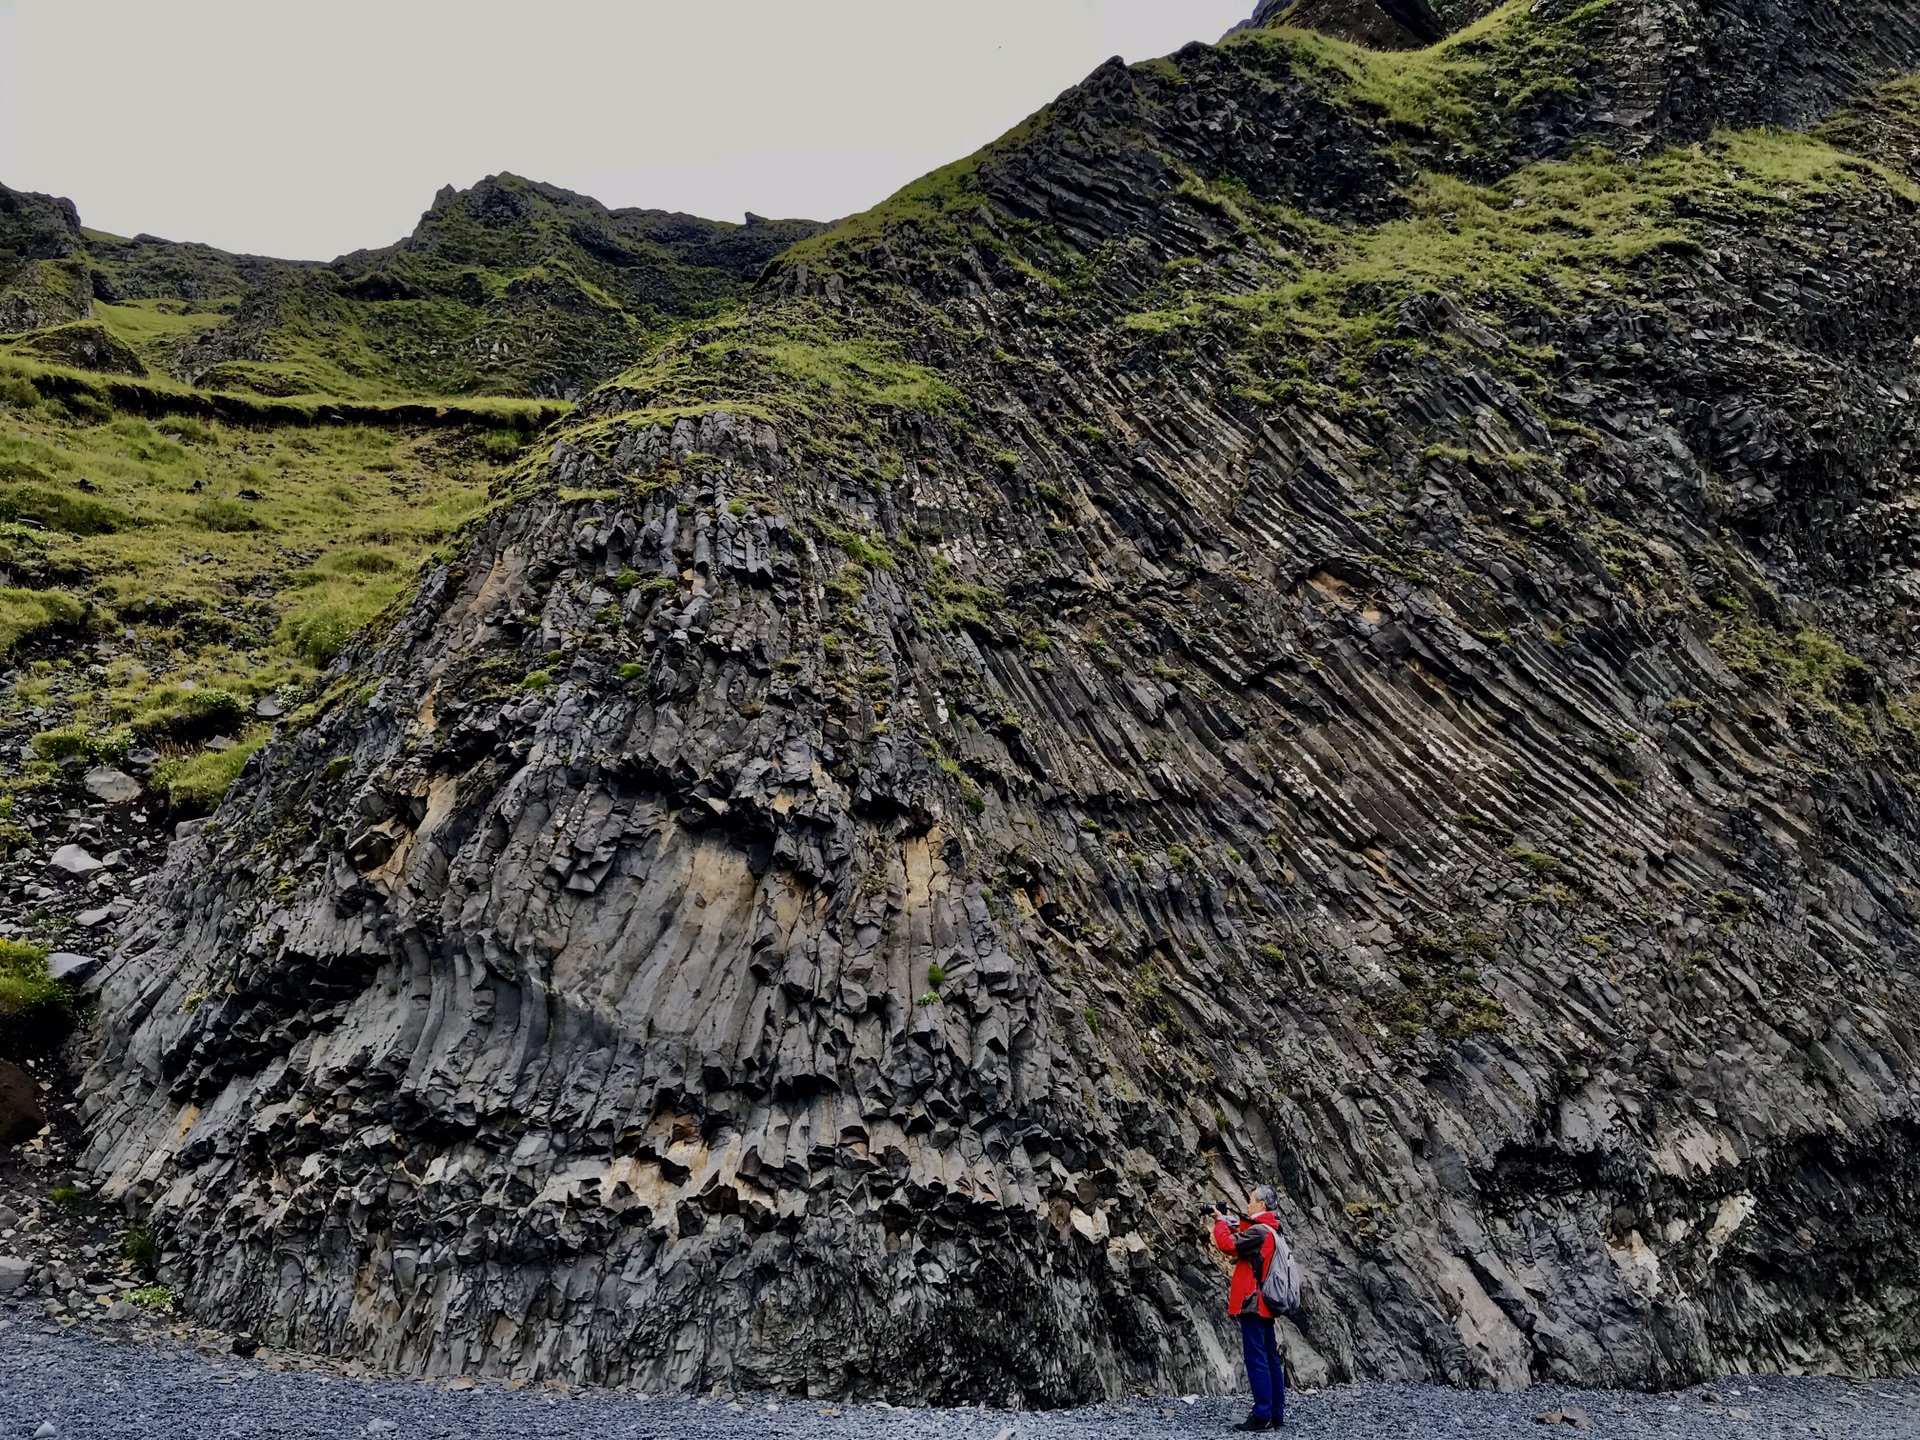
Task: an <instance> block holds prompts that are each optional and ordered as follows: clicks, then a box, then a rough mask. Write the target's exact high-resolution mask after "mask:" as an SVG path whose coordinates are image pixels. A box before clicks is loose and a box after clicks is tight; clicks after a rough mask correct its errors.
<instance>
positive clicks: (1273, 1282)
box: [1248, 1225, 1301, 1316]
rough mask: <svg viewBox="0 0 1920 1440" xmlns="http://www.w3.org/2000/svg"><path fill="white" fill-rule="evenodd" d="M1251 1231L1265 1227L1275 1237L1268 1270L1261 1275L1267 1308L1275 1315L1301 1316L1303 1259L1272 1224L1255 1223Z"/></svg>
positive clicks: (1261, 1294)
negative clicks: (1294, 1255)
mask: <svg viewBox="0 0 1920 1440" xmlns="http://www.w3.org/2000/svg"><path fill="white" fill-rule="evenodd" d="M1248 1228H1249V1229H1251V1230H1264V1231H1266V1232H1267V1233H1268V1234H1269V1235H1271V1236H1273V1261H1272V1263H1270V1264H1269V1265H1268V1266H1267V1273H1266V1274H1265V1275H1262V1276H1261V1277H1260V1298H1261V1299H1262V1300H1264V1301H1266V1302H1267V1309H1268V1310H1269V1311H1271V1312H1272V1313H1273V1314H1274V1315H1276V1316H1278V1315H1288V1316H1291V1315H1298V1314H1299V1313H1300V1285H1301V1279H1300V1262H1299V1261H1298V1260H1296V1259H1294V1258H1293V1247H1292V1246H1291V1245H1289V1244H1287V1237H1286V1236H1284V1235H1282V1234H1281V1233H1280V1232H1279V1231H1278V1230H1276V1229H1274V1227H1273V1226H1271V1225H1252V1226H1249V1227H1248Z"/></svg>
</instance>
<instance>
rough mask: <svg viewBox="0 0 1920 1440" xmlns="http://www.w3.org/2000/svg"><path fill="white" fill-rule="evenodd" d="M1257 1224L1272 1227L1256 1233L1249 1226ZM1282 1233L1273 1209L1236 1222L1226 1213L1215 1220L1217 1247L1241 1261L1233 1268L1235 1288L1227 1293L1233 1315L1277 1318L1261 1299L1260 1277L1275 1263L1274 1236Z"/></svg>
mask: <svg viewBox="0 0 1920 1440" xmlns="http://www.w3.org/2000/svg"><path fill="white" fill-rule="evenodd" d="M1253 1225H1265V1226H1267V1227H1268V1228H1267V1229H1266V1230H1264V1231H1260V1232H1259V1233H1257V1234H1256V1233H1255V1232H1254V1231H1252V1230H1251V1229H1249V1228H1248V1227H1249V1226H1253ZM1279 1232H1280V1222H1279V1221H1278V1220H1277V1219H1275V1218H1274V1216H1273V1214H1272V1212H1270V1211H1266V1210H1263V1211H1261V1212H1260V1213H1259V1214H1258V1215H1249V1216H1248V1217H1247V1218H1246V1219H1245V1220H1244V1221H1238V1222H1233V1221H1229V1220H1227V1219H1226V1218H1225V1217H1224V1216H1223V1217H1221V1218H1220V1219H1218V1220H1215V1221H1214V1222H1213V1245H1214V1248H1215V1249H1216V1250H1220V1251H1222V1252H1224V1253H1226V1254H1228V1255H1233V1256H1237V1257H1238V1258H1239V1261H1240V1263H1239V1264H1237V1265H1235V1266H1234V1267H1233V1288H1232V1289H1231V1290H1229V1291H1228V1292H1227V1313H1228V1314H1229V1315H1236V1316H1238V1315H1258V1316H1259V1317H1260V1318H1261V1319H1263V1320H1271V1319H1273V1311H1271V1310H1269V1309H1268V1308H1267V1302H1266V1301H1265V1300H1263V1299H1261V1298H1260V1279H1261V1277H1262V1276H1264V1275H1265V1274H1266V1273H1267V1266H1269V1265H1271V1264H1272V1263H1273V1237H1274V1236H1275V1235H1277V1234H1278V1233H1279Z"/></svg>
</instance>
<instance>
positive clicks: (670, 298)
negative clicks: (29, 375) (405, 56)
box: [0, 174, 822, 400]
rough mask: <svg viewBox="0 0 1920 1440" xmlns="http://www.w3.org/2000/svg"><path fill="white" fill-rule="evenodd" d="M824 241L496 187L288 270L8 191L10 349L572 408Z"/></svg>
mask: <svg viewBox="0 0 1920 1440" xmlns="http://www.w3.org/2000/svg"><path fill="white" fill-rule="evenodd" d="M821 228H822V227H820V226H819V225H816V224H814V223H813V222H810V221H777V220H763V219H760V218H758V217H750V218H749V219H748V221H747V222H746V223H745V224H741V225H732V224H723V223H721V222H717V221H709V220H702V219H699V218H698V217H695V216H690V215H680V214H673V213H669V212H665V211H653V210H640V209H623V210H609V209H608V208H607V207H606V206H604V205H601V204H600V203H599V202H598V201H597V200H594V199H592V198H590V197H587V196H583V195H576V194H573V193H572V192H570V191H567V190H562V189H560V188H558V187H557V186H551V185H544V184H541V183H539V182H536V181H530V180H525V179H522V178H521V177H519V176H515V175H510V174H501V175H493V176H489V177H487V178H486V179H484V180H482V181H480V182H479V183H478V184H476V185H474V186H472V187H470V188H468V189H466V190H455V189H454V188H453V187H452V186H448V187H446V188H445V189H443V190H442V191H441V192H440V194H439V196H438V197H437V198H436V200H435V203H434V204H433V206H432V207H430V208H429V209H428V210H427V211H426V212H425V213H424V214H423V215H422V217H421V220H420V223H419V225H418V226H416V227H415V229H414V231H413V233H412V234H411V235H409V236H407V237H406V238H405V239H402V240H400V241H398V242H396V243H395V244H393V245H389V246H386V247H383V248H380V249H374V250H359V251H354V252H352V253H350V254H347V255H343V256H340V257H339V258H338V259H335V260H332V261H324V262H322V261H287V260H274V259H268V258H266V257H262V256H254V255H232V254H228V253H227V252H225V251H222V250H218V249H216V248H214V247H212V246H208V245H200V244H193V243H178V242H174V241H168V240H162V239H159V238H158V237H155V236H151V235H140V236H136V237H134V238H132V239H125V238H121V237H117V236H110V235H107V234H104V233H103V232H99V231H92V230H88V229H86V228H84V226H83V225H82V223H81V220H80V216H79V214H78V212H77V210H76V209H75V208H74V206H73V204H72V202H71V201H66V200H57V199H55V198H54V197H51V196H41V195H28V194H25V193H24V192H18V191H12V190H6V189H5V188H4V187H0V332H4V331H12V332H34V331H40V332H51V333H42V334H37V335H33V334H29V335H26V336H24V337H18V338H14V344H13V348H14V349H15V350H16V351H18V352H20V353H24V354H27V355H30V356H39V357H42V358H47V357H51V358H54V359H58V360H63V361H66V362H68V363H74V364H78V365H80V366H82V368H88V369H104V370H115V371H119V372H122V373H132V374H146V373H149V372H152V373H157V374H160V375H165V376H170V377H171V378H173V379H175V380H177V381H181V382H184V383H187V384H190V385H194V386H197V387H201V388H205V389H211V390H242V391H247V390H251V391H255V392H259V393H263V394H266V395H269V396H277V397H288V396H295V395H315V394H324V395H333V396H339V397H342V398H349V399H356V400H381V399H397V398H416V397H428V396H435V395H503V396H531V397H551V398H570V397H571V398H577V397H578V395H579V394H581V393H582V392H583V391H584V390H585V389H586V388H587V387H589V386H591V385H592V384H594V383H596V382H597V381H599V380H601V379H604V378H605V376H606V375H607V374H608V373H610V372H611V371H613V370H616V369H618V368H619V367H620V366H621V365H623V364H626V363H630V362H631V361H632V360H634V359H636V358H638V356H639V355H640V354H642V353H643V352H644V351H645V350H646V349H647V348H648V347H649V346H650V345H652V344H656V343H658V342H659V341H660V340H661V339H662V338H664V336H665V335H666V333H667V332H668V331H670V330H671V329H672V328H673V327H674V326H675V325H678V324H681V323H684V322H685V321H688V320H697V319H700V318H703V317H708V316H712V315H715V314H718V313H720V312H721V311H722V310H724V309H726V308H728V307H729V306H730V305H732V304H733V303H735V302H736V301H737V299H738V297H739V296H741V295H742V294H744V293H745V290H746V288H747V287H748V286H749V285H750V284H751V283H752V282H753V281H754V280H755V279H756V278H757V277H758V274H759V272H760V270H761V268H762V267H763V266H764V265H765V264H766V263H767V261H769V260H770V259H772V258H773V256H775V255H776V254H778V253H779V252H780V251H781V250H783V249H784V248H786V247H787V246H788V245H790V244H792V243H794V242H795V241H796V240H800V239H803V238H806V237H807V236H809V235H812V234H814V233H817V232H818V230H819V229H821ZM74 326H78V327H79V328H78V329H77V330H76V329H70V328H68V327H74Z"/></svg>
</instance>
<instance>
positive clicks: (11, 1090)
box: [0, 1060, 47, 1145]
mask: <svg viewBox="0 0 1920 1440" xmlns="http://www.w3.org/2000/svg"><path fill="white" fill-rule="evenodd" d="M39 1092H40V1087H39V1086H38V1085H36V1084H34V1083H33V1077H32V1076H31V1075H29V1074H27V1072H26V1071H24V1070H22V1069H21V1068H20V1067H19V1066H18V1065H11V1064H8V1063H7V1062H6V1061H4V1060H0V1145H18V1144H19V1143H20V1142H21V1141H23V1140H31V1139H32V1138H33V1137H34V1136H36V1135H38V1134H39V1133H40V1131H41V1130H42V1129H43V1128H44V1127H45V1126H46V1123H47V1112H46V1111H44V1110H42V1109H41V1108H40V1093H39Z"/></svg>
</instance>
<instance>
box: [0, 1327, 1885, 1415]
mask: <svg viewBox="0 0 1920 1440" xmlns="http://www.w3.org/2000/svg"><path fill="white" fill-rule="evenodd" d="M275 1363H276V1362H274V1361H272V1360H262V1359H256V1360H251V1361H249V1360H239V1359H235V1358H233V1357H231V1356H220V1355H210V1354H208V1353H206V1352H205V1351H204V1350H202V1349H198V1348H194V1347H193V1346H190V1345H182V1344H180V1343H178V1342H175V1341H171V1340H168V1339H165V1338H162V1339H158V1340H146V1341H141V1340H130V1339H120V1338H117V1337H114V1336H110V1335H105V1334H102V1333H99V1332H97V1331H94V1330H90V1329H87V1328H84V1327H73V1328H68V1329H62V1328H60V1327H59V1326H57V1325H53V1324H50V1323H46V1322H44V1321H40V1320H37V1319H30V1318H25V1317H23V1316H22V1315H20V1314H19V1313H18V1312H16V1313H15V1315H14V1316H12V1317H10V1318H0V1440H14V1437H19V1440H31V1437H33V1436H35V1435H36V1434H39V1435H42V1436H43V1437H46V1436H49V1435H50V1436H57V1437H59V1440H135V1437H137V1440H216V1437H229V1436H231V1437H248V1440H252V1437H263V1440H264V1437H272V1440H344V1437H351V1436H362V1437H392V1440H413V1437H418V1440H493V1437H501V1440H507V1437H511V1440H549V1437H552V1440H559V1437H562V1436H565V1437H574V1436H580V1435H590V1436H593V1437H595V1440H747V1437H752V1440H813V1437H826V1436H845V1437H859V1440H1027V1437H1032V1440H1082V1437H1093V1436H1152V1435H1168V1436H1197V1435H1225V1434H1229V1433H1231V1432H1230V1427H1231V1425H1232V1424H1233V1422H1234V1421H1235V1420H1237V1419H1238V1418H1239V1417H1240V1415H1241V1414H1242V1413H1244V1412H1243V1408H1242V1407H1243V1405H1244V1403H1245V1402H1244V1401H1236V1400H1233V1399H1223V1398H1217V1397H1206V1398H1200V1399H1197V1400H1192V1401H1189V1400H1184V1399H1181V1398H1179V1397H1164V1398H1160V1399H1153V1400H1145V1399H1143V1400H1137V1401H1133V1402H1129V1403H1126V1404H1118V1405H1105V1406H1099V1407H1095V1408H1093V1409H1088V1410H1077V1411H1069V1412H1060V1413H1050V1414H1035V1413H1022V1414H1009V1413H1005V1412H1000V1411H987V1410H934V1411H928V1410H897V1409H896V1410H889V1409H885V1408H881V1407H876V1406H864V1405H862V1406H853V1405H847V1406H842V1405H833V1404H826V1403H822V1402H819V1401H792V1402H781V1403H777V1404H776V1403H769V1402H768V1401H766V1400H764V1399H757V1400H755V1401H753V1402H752V1403H742V1402H735V1401H727V1400H693V1399H687V1398H677V1397H676V1398H673V1399H657V1398H648V1397H644V1396H639V1395H624V1394H613V1393H607V1392H600V1391H556V1390H519V1391H514V1390H507V1389H503V1388H500V1387H497V1386H489V1385H480V1386H474V1387H472V1388H452V1387H449V1386H448V1385H446V1384H427V1383H420V1382H407V1381H383V1380H372V1381H369V1380H358V1379H346V1378H341V1377H337V1376H328V1375H320V1374H311V1373H305V1372H302V1371H297V1370H288V1369H278V1368H275ZM461 1383H464V1382H456V1384H461ZM1576 1412H1577V1413H1576ZM1555 1413H1558V1414H1560V1415H1562V1416H1566V1417H1568V1421H1569V1422H1571V1423H1567V1424H1565V1425H1562V1424H1553V1425H1549V1424H1545V1423H1543V1422H1542V1420H1541V1419H1540V1418H1538V1417H1542V1416H1551V1415H1554V1414H1555ZM1580 1418H1584V1419H1585V1420H1586V1422H1587V1424H1588V1425H1590V1426H1591V1428H1590V1429H1581V1428H1579V1427H1578V1420H1579V1419H1580ZM48 1425H51V1426H52V1427H53V1428H52V1430H51V1431H50V1432H49V1431H45V1430H44V1429H43V1427H44V1426H48ZM1288 1430H1289V1432H1291V1433H1293V1434H1297V1435H1302V1436H1315V1437H1322V1440H1376V1437H1393V1440H1398V1437H1414V1436H1431V1435H1438V1436H1458V1437H1462V1440H1481V1437H1488V1440H1493V1437H1507V1436H1514V1437H1518V1436H1532V1437H1541V1436H1548V1435H1562V1434H1564V1435H1568V1436H1572V1435H1576V1434H1590V1435H1594V1436H1618V1437H1624V1440H1637V1437H1648V1440H1653V1437H1660V1440H1696V1437H1697V1440H1710V1437H1711V1440H1720V1437H1728V1440H1774V1437H1785V1436H1807V1435H1818V1436H1824V1437H1829V1440H1900V1437H1906V1436H1914V1437H1920V1383H1916V1382H1913V1381H1864V1382H1855V1381H1846V1380H1831V1379H1780V1378H1774V1377H1760V1378H1746V1377H1742V1378H1739V1379H1733V1380H1728V1381H1726V1382H1725V1383H1724V1384H1719V1385H1714V1386H1710V1387H1702V1388H1700V1389H1696V1390H1691V1391H1686V1392H1683V1393H1680V1394H1673V1395H1627V1394H1614V1393H1610V1392H1605V1391H1574V1390H1563V1389H1558V1388H1552V1387H1542V1388H1536V1389H1533V1390H1529V1391H1526V1392H1524V1393H1521V1394H1517V1395H1491V1394H1481V1393H1462V1392H1458V1391H1450V1390H1441V1389H1435V1388H1432V1387H1429V1386H1418V1385H1349V1386H1340V1387H1338V1388H1335V1389H1331V1390H1325V1391H1320V1392H1318V1393H1314V1394H1306V1395H1300V1396H1297V1397H1296V1399H1295V1403H1294V1406H1293V1409H1292V1412H1291V1415H1290V1423H1289V1425H1288Z"/></svg>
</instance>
